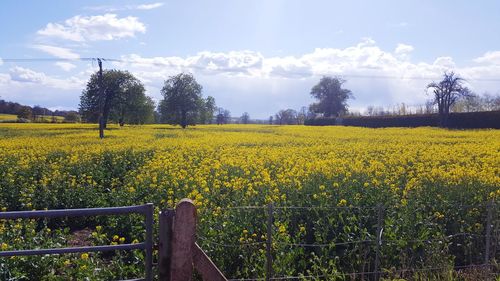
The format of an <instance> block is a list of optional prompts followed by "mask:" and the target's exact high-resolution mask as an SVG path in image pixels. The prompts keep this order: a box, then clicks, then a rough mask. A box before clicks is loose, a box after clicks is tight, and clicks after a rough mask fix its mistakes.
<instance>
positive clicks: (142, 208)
mask: <svg viewBox="0 0 500 281" xmlns="http://www.w3.org/2000/svg"><path fill="white" fill-rule="evenodd" d="M134 213H135V214H141V215H143V216H144V223H145V230H146V239H145V241H144V242H141V243H135V244H121V245H104V246H87V247H67V248H52V249H34V250H13V251H0V257H13V256H33V255H54V254H67V253H82V252H104V251H117V250H144V251H145V254H146V255H145V265H144V270H145V277H144V279H134V280H146V281H150V280H152V276H153V268H152V267H153V204H151V203H149V204H145V205H138V206H125V207H109V208H86V209H61V210H40V211H13V212H0V219H6V220H13V219H36V218H59V217H83V216H98V215H99V216H102V215H105V216H111V215H127V214H134Z"/></svg>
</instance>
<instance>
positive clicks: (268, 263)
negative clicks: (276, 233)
mask: <svg viewBox="0 0 500 281" xmlns="http://www.w3.org/2000/svg"><path fill="white" fill-rule="evenodd" d="M273 208H274V206H273V203H269V204H268V205H267V239H266V281H269V280H271V278H272V275H273V255H272V253H271V251H272V245H273Z"/></svg>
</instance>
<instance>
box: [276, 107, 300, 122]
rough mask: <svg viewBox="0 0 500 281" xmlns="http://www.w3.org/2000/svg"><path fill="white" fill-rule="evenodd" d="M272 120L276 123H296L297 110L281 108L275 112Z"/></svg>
mask: <svg viewBox="0 0 500 281" xmlns="http://www.w3.org/2000/svg"><path fill="white" fill-rule="evenodd" d="M274 120H275V121H274V122H276V124H278V125H296V124H297V122H298V120H297V111H295V110H293V109H290V108H289V109H282V110H280V111H278V113H276V115H275V118H274Z"/></svg>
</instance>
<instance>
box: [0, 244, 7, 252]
mask: <svg viewBox="0 0 500 281" xmlns="http://www.w3.org/2000/svg"><path fill="white" fill-rule="evenodd" d="M0 248H1V249H2V251H5V250H7V249H8V248H9V245H8V244H7V243H2V244H1V246H0Z"/></svg>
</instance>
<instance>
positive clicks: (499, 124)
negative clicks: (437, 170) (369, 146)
mask: <svg viewBox="0 0 500 281" xmlns="http://www.w3.org/2000/svg"><path fill="white" fill-rule="evenodd" d="M304 124H305V125H310V126H330V125H343V126H359V127H369V128H381V127H421V126H431V127H437V126H438V125H439V118H438V115H437V114H422V115H403V116H401V115H398V116H359V117H354V116H347V117H343V118H315V119H307V120H306V121H305V122H304ZM447 127H449V128H463V129H469V128H470V129H473V128H494V129H500V111H485V112H467V113H451V114H450V116H449V119H448V125H447Z"/></svg>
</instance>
